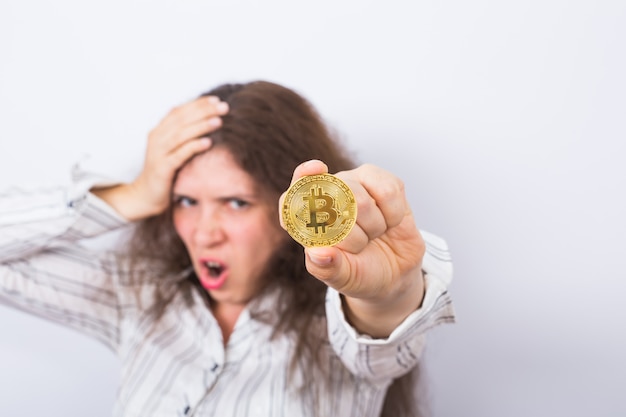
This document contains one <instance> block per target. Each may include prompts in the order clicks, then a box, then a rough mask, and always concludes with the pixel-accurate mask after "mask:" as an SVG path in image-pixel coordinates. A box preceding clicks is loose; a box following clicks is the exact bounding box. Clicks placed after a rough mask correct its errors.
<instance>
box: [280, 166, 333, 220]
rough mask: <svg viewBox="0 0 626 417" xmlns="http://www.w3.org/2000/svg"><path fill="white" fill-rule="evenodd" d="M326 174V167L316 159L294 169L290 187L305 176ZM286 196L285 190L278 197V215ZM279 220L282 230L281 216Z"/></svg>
mask: <svg viewBox="0 0 626 417" xmlns="http://www.w3.org/2000/svg"><path fill="white" fill-rule="evenodd" d="M327 172H328V166H327V165H326V164H325V163H324V162H322V161H320V160H318V159H311V160H309V161H306V162H303V163H301V164H300V165H298V166H297V167H296V168H295V169H294V171H293V176H292V177H291V184H290V185H293V184H294V183H295V182H296V181H298V180H299V179H300V178H302V177H304V176H306V175H316V174H325V173H327ZM286 194H287V190H285V192H283V193H282V194H281V195H280V198H279V199H278V212H279V213H282V207H283V201H285V196H286ZM279 220H280V226H281V227H282V228H283V229H285V225H284V223H283V216H279Z"/></svg>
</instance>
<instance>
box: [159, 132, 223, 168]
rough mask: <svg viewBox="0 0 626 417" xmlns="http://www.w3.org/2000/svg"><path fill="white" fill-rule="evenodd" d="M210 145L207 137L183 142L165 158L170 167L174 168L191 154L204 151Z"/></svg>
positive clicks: (180, 164) (181, 164) (185, 160)
mask: <svg viewBox="0 0 626 417" xmlns="http://www.w3.org/2000/svg"><path fill="white" fill-rule="evenodd" d="M211 145H212V142H211V139H209V138H200V139H196V140H193V141H189V142H187V143H185V144H184V145H182V146H180V147H179V148H178V149H177V150H176V151H174V152H173V153H172V154H171V155H170V156H169V158H168V159H167V160H168V162H169V164H170V168H171V169H174V170H176V169H178V168H180V167H181V166H183V164H184V163H185V162H187V161H188V160H189V159H190V158H191V157H192V156H194V155H196V154H198V153H201V152H204V151H206V150H207V149H209V148H210V147H211Z"/></svg>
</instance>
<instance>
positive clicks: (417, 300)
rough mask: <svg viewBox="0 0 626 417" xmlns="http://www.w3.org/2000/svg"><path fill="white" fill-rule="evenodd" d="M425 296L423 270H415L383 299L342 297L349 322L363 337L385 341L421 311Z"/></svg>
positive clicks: (403, 278)
mask: <svg viewBox="0 0 626 417" xmlns="http://www.w3.org/2000/svg"><path fill="white" fill-rule="evenodd" d="M424 293H425V282H424V276H423V273H422V270H421V269H420V268H415V269H414V270H412V271H410V272H409V273H407V275H406V276H404V277H402V279H400V280H399V281H398V285H397V286H396V288H395V289H394V291H393V293H390V294H388V295H387V296H385V297H383V298H380V299H362V298H354V297H346V296H343V297H342V304H343V309H344V313H345V316H346V319H347V321H348V322H349V323H350V324H351V325H352V326H353V327H354V328H355V329H356V330H357V331H358V332H359V333H361V334H367V335H369V336H371V337H373V338H379V339H383V338H386V337H388V336H389V335H390V334H391V332H392V331H393V330H394V329H395V328H397V327H398V325H399V324H400V323H402V321H404V319H406V318H407V317H408V316H409V314H411V313H412V312H414V311H415V310H417V309H419V308H420V306H421V305H422V301H423V299H424Z"/></svg>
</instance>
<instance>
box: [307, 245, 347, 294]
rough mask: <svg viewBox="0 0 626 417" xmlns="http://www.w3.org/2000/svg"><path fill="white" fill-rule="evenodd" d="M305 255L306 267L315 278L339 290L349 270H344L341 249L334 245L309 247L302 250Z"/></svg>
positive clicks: (344, 263)
mask: <svg viewBox="0 0 626 417" xmlns="http://www.w3.org/2000/svg"><path fill="white" fill-rule="evenodd" d="M304 253H305V255H306V269H307V270H308V271H309V273H310V274H311V275H313V276H314V277H315V278H317V279H319V280H320V281H323V282H324V283H325V284H326V285H328V286H330V287H333V288H335V289H336V290H339V289H340V288H341V287H342V286H343V285H342V284H343V281H345V277H346V276H347V275H348V272H349V271H344V268H345V265H347V263H346V262H344V259H343V255H342V253H341V251H340V250H339V249H337V248H334V247H311V248H306V249H305V250H304Z"/></svg>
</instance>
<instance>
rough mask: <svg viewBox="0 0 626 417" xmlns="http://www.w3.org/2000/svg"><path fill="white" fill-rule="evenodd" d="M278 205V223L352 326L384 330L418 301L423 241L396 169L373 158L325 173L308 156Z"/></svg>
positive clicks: (421, 288) (324, 168)
mask: <svg viewBox="0 0 626 417" xmlns="http://www.w3.org/2000/svg"><path fill="white" fill-rule="evenodd" d="M289 202H291V203H293V206H292V204H288V203H289ZM353 205H354V206H353ZM357 206H358V209H357ZM279 207H280V213H281V216H280V217H281V219H280V220H281V224H282V226H283V228H285V229H286V230H287V231H288V232H289V233H290V235H291V236H293V237H294V239H296V240H297V241H298V242H300V243H301V244H302V245H303V246H305V256H306V267H307V270H308V271H309V272H310V273H311V274H312V275H313V276H315V277H316V278H317V279H319V280H321V281H323V282H324V283H325V284H326V285H328V286H329V287H332V288H334V289H336V290H337V291H338V292H339V293H341V294H342V295H343V296H344V299H345V307H346V315H347V317H348V318H349V320H350V321H351V322H352V324H353V325H355V327H357V328H359V329H361V330H364V331H368V334H370V335H372V336H376V335H382V336H384V333H385V331H386V330H387V329H393V328H395V326H397V325H398V324H399V322H401V321H402V320H403V319H404V318H405V317H406V316H407V315H408V314H409V313H410V312H411V311H413V310H415V309H416V308H418V307H419V305H420V304H421V301H422V297H423V292H424V283H423V278H422V273H421V263H422V258H423V256H424V252H425V244H424V241H423V239H422V236H421V235H420V233H419V230H418V229H417V227H416V225H415V223H414V220H413V215H412V213H411V209H410V207H409V204H408V202H407V200H406V196H405V194H404V184H403V183H402V181H400V179H398V178H397V177H396V176H394V175H393V174H391V173H389V172H387V171H385V170H383V169H381V168H379V167H376V166H373V165H362V166H360V167H358V168H355V169H353V170H350V171H343V172H339V173H337V174H335V175H333V176H331V175H329V174H328V167H327V166H326V165H325V164H324V163H323V162H321V161H317V160H312V161H308V162H305V163H303V164H301V165H300V166H298V167H297V168H296V169H295V171H294V176H293V179H292V184H291V187H290V188H289V190H288V191H286V192H285V193H284V194H283V195H282V196H281V199H280V202H279ZM357 212H358V213H357ZM355 216H356V217H355ZM353 220H355V221H354V223H353V224H352V226H351V227H350V230H347V229H341V227H339V226H340V225H342V224H343V225H348V226H349V225H350V223H351V222H352V221H353ZM338 223H339V224H338ZM316 228H317V234H316V230H315V229H316Z"/></svg>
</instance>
